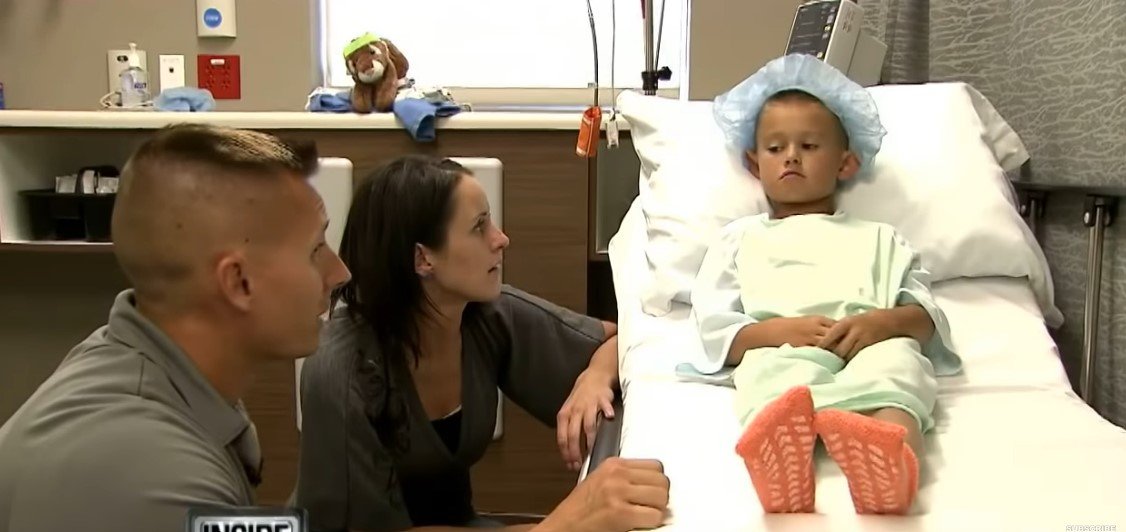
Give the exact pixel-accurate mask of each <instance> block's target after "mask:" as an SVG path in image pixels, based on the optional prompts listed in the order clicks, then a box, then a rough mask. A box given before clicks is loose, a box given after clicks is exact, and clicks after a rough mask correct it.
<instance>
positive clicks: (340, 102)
mask: <svg viewBox="0 0 1126 532" xmlns="http://www.w3.org/2000/svg"><path fill="white" fill-rule="evenodd" d="M305 110H306V111H311V112H314V113H347V112H350V111H351V110H352V90H351V89H344V90H332V89H327V88H324V87H321V88H318V89H317V90H314V91H313V93H312V94H310V95H309V102H308V103H306V104H305Z"/></svg>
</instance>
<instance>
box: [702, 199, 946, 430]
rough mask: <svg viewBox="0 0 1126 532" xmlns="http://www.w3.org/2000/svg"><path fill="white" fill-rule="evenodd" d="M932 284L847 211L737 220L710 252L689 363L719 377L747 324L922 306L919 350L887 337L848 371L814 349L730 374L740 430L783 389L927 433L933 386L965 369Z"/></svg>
mask: <svg viewBox="0 0 1126 532" xmlns="http://www.w3.org/2000/svg"><path fill="white" fill-rule="evenodd" d="M928 277H929V275H928V273H927V272H926V270H925V269H923V267H922V265H921V264H920V260H919V255H918V254H917V253H915V252H914V251H913V250H912V249H911V247H910V246H909V245H908V244H907V243H906V241H904V240H903V238H901V237H900V236H899V235H898V234H897V233H896V232H895V230H894V229H893V228H892V227H891V226H889V225H886V224H880V223H874V222H869V221H864V220H859V219H856V218H853V217H851V216H849V215H847V214H844V213H837V214H833V215H826V214H809V215H799V216H790V217H787V218H783V219H771V218H770V217H769V216H768V215H765V214H763V215H758V216H752V217H746V218H742V219H740V220H736V221H735V222H732V223H731V224H729V225H728V226H727V227H725V228H724V229H723V231H722V232H721V233H720V235H719V237H718V238H717V239H716V241H715V242H714V243H713V244H712V245H711V247H710V248H709V249H708V252H707V255H706V257H705V259H704V262H703V264H702V265H701V268H700V272H699V274H698V276H697V278H696V284H695V286H694V288H693V291H692V305H693V308H694V312H695V315H696V320H697V325H698V326H699V331H700V337H701V339H702V341H703V344H704V351H705V359H704V360H695V361H692V364H693V365H694V366H695V367H696V369H697V370H699V371H700V372H702V373H715V372H717V371H719V370H720V369H721V368H722V367H723V364H724V361H725V360H726V357H727V352H728V349H729V348H730V346H731V343H732V341H733V340H734V338H735V335H736V333H738V332H739V330H740V329H742V328H743V327H744V326H746V325H748V324H751V323H756V322H760V321H764V320H767V319H770V318H776V317H800V316H810V315H821V316H826V317H828V318H830V319H833V320H840V319H842V318H845V317H847V316H852V315H856V314H860V313H863V312H867V311H870V310H873V309H887V308H892V307H894V306H897V305H905V304H919V305H920V306H922V307H923V308H924V309H925V310H926V312H927V314H929V315H930V317H931V320H932V321H933V322H934V331H935V332H934V334H933V336H932V337H931V339H930V341H929V342H928V343H927V344H926V345H925V346H920V345H919V343H918V342H917V341H915V340H914V339H911V338H892V339H889V340H886V341H883V342H879V343H876V344H874V345H871V346H869V347H867V348H865V349H862V350H861V351H860V352H859V353H858V354H857V355H856V356H855V357H854V358H853V359H852V361H851V362H848V363H847V364H846V363H845V361H844V360H843V359H841V358H840V357H838V356H837V355H835V354H833V353H832V352H830V351H827V350H824V349H820V348H818V347H793V346H790V345H788V344H787V345H783V346H780V347H763V348H757V349H751V350H748V351H747V352H746V353H745V355H744V357H743V361H742V362H741V363H740V364H739V366H738V367H737V368H736V369H735V372H734V382H735V388H736V401H735V403H736V404H735V409H736V414H737V415H738V417H739V419H740V421H741V422H742V423H744V424H746V423H748V422H749V421H750V419H751V417H752V415H753V414H754V413H755V412H756V411H757V410H758V409H760V408H761V407H762V406H764V405H765V404H767V403H769V402H770V401H771V400H773V399H774V398H776V397H778V396H779V395H781V394H782V393H783V392H785V391H786V390H787V389H789V388H791V387H793V386H798V385H808V386H810V391H811V392H812V395H813V401H814V406H815V408H817V409H822V408H830V407H831V408H839V409H843V410H849V411H855V412H863V411H869V410H873V409H877V408H884V407H897V408H901V409H903V410H905V411H907V412H908V413H910V414H911V415H913V416H914V417H915V419H916V420H917V421H918V422H919V425H920V428H921V429H922V430H923V431H924V432H925V431H927V430H929V429H930V428H931V427H932V426H933V424H934V422H933V419H932V417H931V414H932V411H933V408H934V403H935V396H936V392H937V383H936V381H935V376H936V375H938V376H943V375H952V374H956V373H958V372H959V371H960V370H961V360H960V359H959V358H958V356H957V355H956V354H955V353H954V351H953V350H952V348H951V347H952V343H951V341H950V327H949V325H948V324H947V321H946V317H945V315H944V314H943V313H942V310H941V309H939V308H938V306H937V304H935V301H934V299H933V297H932V296H931V293H930V286H929V279H928Z"/></svg>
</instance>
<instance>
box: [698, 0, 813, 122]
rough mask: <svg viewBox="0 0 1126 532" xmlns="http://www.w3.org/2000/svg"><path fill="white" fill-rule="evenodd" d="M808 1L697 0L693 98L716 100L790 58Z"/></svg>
mask: <svg viewBox="0 0 1126 532" xmlns="http://www.w3.org/2000/svg"><path fill="white" fill-rule="evenodd" d="M804 1H805V0H692V24H691V27H690V28H689V32H688V34H689V51H688V61H689V64H691V65H692V66H691V68H690V69H689V80H688V96H689V98H690V99H692V100H710V99H712V98H714V97H715V96H716V95H717V94H720V93H722V92H724V91H726V90H727V89H730V88H731V87H732V86H734V85H735V84H736V83H738V82H740V81H742V80H743V79H745V78H746V77H747V76H749V75H751V74H752V73H753V72H754V71H756V70H758V69H759V68H761V67H762V66H763V65H765V64H766V63H767V62H768V61H770V60H771V59H774V58H776V57H778V56H780V55H782V54H783V53H785V52H786V39H787V37H788V36H789V34H790V25H791V23H792V22H793V20H794V12H795V11H796V10H797V7H798V6H799V5H800V4H802V3H803V2H804Z"/></svg>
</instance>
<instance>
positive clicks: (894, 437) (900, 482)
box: [814, 410, 919, 515]
mask: <svg viewBox="0 0 1126 532" xmlns="http://www.w3.org/2000/svg"><path fill="white" fill-rule="evenodd" d="M814 424H815V426H816V428H817V434H818V435H819V436H820V437H821V440H822V441H824V442H825V448H826V449H828V451H829V456H831V457H832V458H833V460H834V461H836V462H837V465H839V466H840V467H841V471H842V472H844V475H845V478H846V479H847V480H848V490H849V492H850V493H851V494H852V505H853V506H854V507H855V508H856V513H859V514H900V515H902V514H906V513H907V512H908V511H909V510H910V509H911V505H912V504H913V503H914V501H915V494H916V492H917V491H918V489H919V462H918V459H917V458H916V457H915V453H914V452H913V451H912V450H911V446H909V445H907V442H906V440H905V438H906V436H907V429H905V428H903V427H902V426H899V425H896V424H895V423H889V422H887V421H882V420H879V419H875V418H872V417H869V416H864V415H861V414H857V413H853V412H845V411H843V410H822V411H820V412H818V413H817V415H816V417H815V421H814Z"/></svg>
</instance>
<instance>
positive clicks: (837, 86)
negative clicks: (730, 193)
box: [713, 54, 887, 170]
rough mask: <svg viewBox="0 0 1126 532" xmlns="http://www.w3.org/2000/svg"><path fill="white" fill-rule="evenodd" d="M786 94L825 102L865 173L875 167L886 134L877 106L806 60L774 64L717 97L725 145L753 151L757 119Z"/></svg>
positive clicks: (838, 73)
mask: <svg viewBox="0 0 1126 532" xmlns="http://www.w3.org/2000/svg"><path fill="white" fill-rule="evenodd" d="M787 90H799V91H802V92H805V93H808V94H810V95H811V96H813V97H815V98H817V99H818V100H821V103H822V104H824V105H825V107H827V108H828V109H829V110H830V111H832V112H833V114H835V115H837V118H838V119H840V121H841V125H842V126H844V129H845V132H846V133H847V134H848V143H849V149H850V150H852V152H853V153H855V154H856V157H857V158H858V159H860V168H861V170H864V169H867V168H870V167H871V164H872V160H873V159H874V158H875V157H876V154H877V153H879V151H880V145H881V144H882V143H883V139H884V135H885V134H886V133H887V131H886V130H885V129H884V126H883V124H881V123H880V113H879V111H877V110H876V102H875V100H873V99H872V96H871V94H869V93H868V91H867V90H865V89H864V88H863V87H861V86H860V85H858V84H856V83H855V82H854V81H852V80H851V79H848V77H847V76H845V75H844V74H842V73H841V71H839V70H837V69H835V68H833V67H832V66H829V65H828V64H827V63H825V62H824V61H822V60H820V59H817V58H816V57H813V56H811V55H806V54H790V55H786V56H783V57H780V58H778V59H775V60H773V61H771V62H769V63H767V64H766V66H764V67H762V68H761V69H760V70H759V71H758V72H755V73H754V74H753V75H751V77H749V78H747V79H745V80H743V81H742V82H741V83H739V84H738V85H736V86H735V87H733V88H732V89H731V90H729V91H727V92H726V93H724V94H721V95H719V96H717V97H716V99H715V105H714V107H713V112H714V113H715V119H716V122H717V123H718V124H719V127H720V129H722V130H723V134H724V135H725V136H726V137H727V141H728V142H730V143H731V144H732V145H733V146H735V147H736V148H738V149H739V150H753V149H754V148H755V128H756V127H757V125H758V116H759V113H760V112H762V108H763V106H764V105H765V104H766V100H767V99H768V98H770V97H771V96H774V95H775V94H778V93H779V92H782V91H787Z"/></svg>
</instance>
